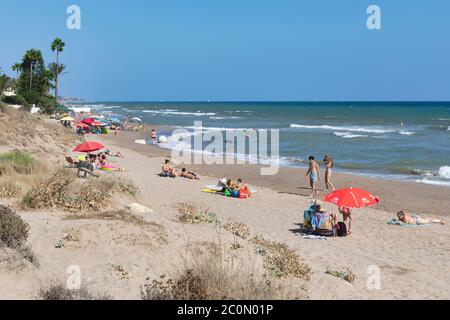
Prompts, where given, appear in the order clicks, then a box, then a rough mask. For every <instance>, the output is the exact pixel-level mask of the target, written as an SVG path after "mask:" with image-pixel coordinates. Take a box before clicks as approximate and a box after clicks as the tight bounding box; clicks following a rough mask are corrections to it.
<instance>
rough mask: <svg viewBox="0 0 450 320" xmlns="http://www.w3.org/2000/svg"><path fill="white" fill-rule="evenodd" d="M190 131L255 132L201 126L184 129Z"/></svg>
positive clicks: (244, 129) (242, 129)
mask: <svg viewBox="0 0 450 320" xmlns="http://www.w3.org/2000/svg"><path fill="white" fill-rule="evenodd" d="M183 128H184V129H188V130H195V129H196V130H202V131H253V130H254V129H253V128H220V127H203V126H202V127H200V126H187V127H183Z"/></svg>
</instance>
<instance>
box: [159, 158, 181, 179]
mask: <svg viewBox="0 0 450 320" xmlns="http://www.w3.org/2000/svg"><path fill="white" fill-rule="evenodd" d="M169 162H170V161H169V160H167V159H166V160H165V161H164V164H163V165H162V172H161V174H160V175H161V176H162V177H171V178H176V177H177V171H176V169H175V168H172V167H170V166H169Z"/></svg>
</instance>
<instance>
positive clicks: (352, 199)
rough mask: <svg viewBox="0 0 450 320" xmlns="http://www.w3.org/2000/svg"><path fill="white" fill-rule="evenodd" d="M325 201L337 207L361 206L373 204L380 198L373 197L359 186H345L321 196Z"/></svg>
mask: <svg viewBox="0 0 450 320" xmlns="http://www.w3.org/2000/svg"><path fill="white" fill-rule="evenodd" d="M323 200H324V201H326V202H331V203H334V204H335V205H337V206H338V207H339V208H341V207H347V208H361V207H368V206H373V205H375V204H377V203H378V202H380V199H379V198H377V197H375V196H374V195H373V194H371V193H370V192H368V191H366V190H363V189H359V188H346V189H340V190H336V191H333V192H332V193H329V194H327V195H325V196H324V197H323Z"/></svg>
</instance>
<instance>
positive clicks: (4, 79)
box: [0, 74, 10, 98]
mask: <svg viewBox="0 0 450 320" xmlns="http://www.w3.org/2000/svg"><path fill="white" fill-rule="evenodd" d="M9 83H10V82H9V77H8V76H7V75H6V74H2V75H0V98H1V97H2V95H3V91H5V90H6V88H8V87H9Z"/></svg>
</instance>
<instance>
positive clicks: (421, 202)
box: [102, 132, 450, 216]
mask: <svg viewBox="0 0 450 320" xmlns="http://www.w3.org/2000/svg"><path fill="white" fill-rule="evenodd" d="M102 138H105V140H107V141H108V143H112V144H116V145H117V146H119V147H122V148H127V149H131V150H134V151H137V152H139V153H141V154H144V155H146V156H149V157H161V158H170V154H171V150H169V149H164V148H160V147H158V146H153V145H140V144H136V143H134V140H135V139H142V138H148V133H142V132H121V133H120V134H119V135H118V136H113V135H111V136H106V137H102ZM185 166H186V167H187V168H188V169H189V170H193V171H195V172H197V173H198V174H200V175H204V176H210V177H214V178H217V179H219V178H223V177H230V178H233V179H237V178H238V177H239V178H242V179H243V180H244V181H246V182H247V183H249V184H251V185H255V186H257V187H259V188H261V187H262V188H270V189H273V190H275V191H277V192H279V193H286V194H293V195H298V196H304V197H309V194H310V189H309V183H308V181H307V179H306V177H305V173H306V169H304V168H293V167H280V168H279V171H278V173H277V174H276V175H273V176H261V175H260V174H259V170H260V168H261V167H265V166H264V165H259V164H258V165H256V164H245V165H220V164H213V165H206V164H202V165H185ZM178 167H180V166H178ZM321 169H322V168H321ZM322 171H323V170H322ZM322 175H323V172H322ZM322 178H323V177H322ZM332 182H333V184H334V185H335V187H336V189H339V188H345V187H356V186H357V187H360V188H363V189H367V190H369V191H370V192H372V193H373V194H374V195H376V196H378V197H380V198H381V203H380V204H378V205H377V206H376V207H375V208H376V209H380V210H384V211H388V212H392V214H393V215H395V213H396V212H397V211H399V210H402V209H406V210H408V211H411V212H413V213H417V214H424V215H429V214H431V215H438V216H447V215H449V214H450V213H449V212H444V211H443V208H450V188H448V187H443V186H436V185H428V184H421V183H417V182H409V181H401V180H391V179H383V178H374V177H367V176H363V175H358V174H350V173H336V172H333V176H332ZM319 190H320V195H319V198H321V196H323V195H324V194H326V193H328V192H327V190H324V181H323V179H322V181H320V182H319Z"/></svg>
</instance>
